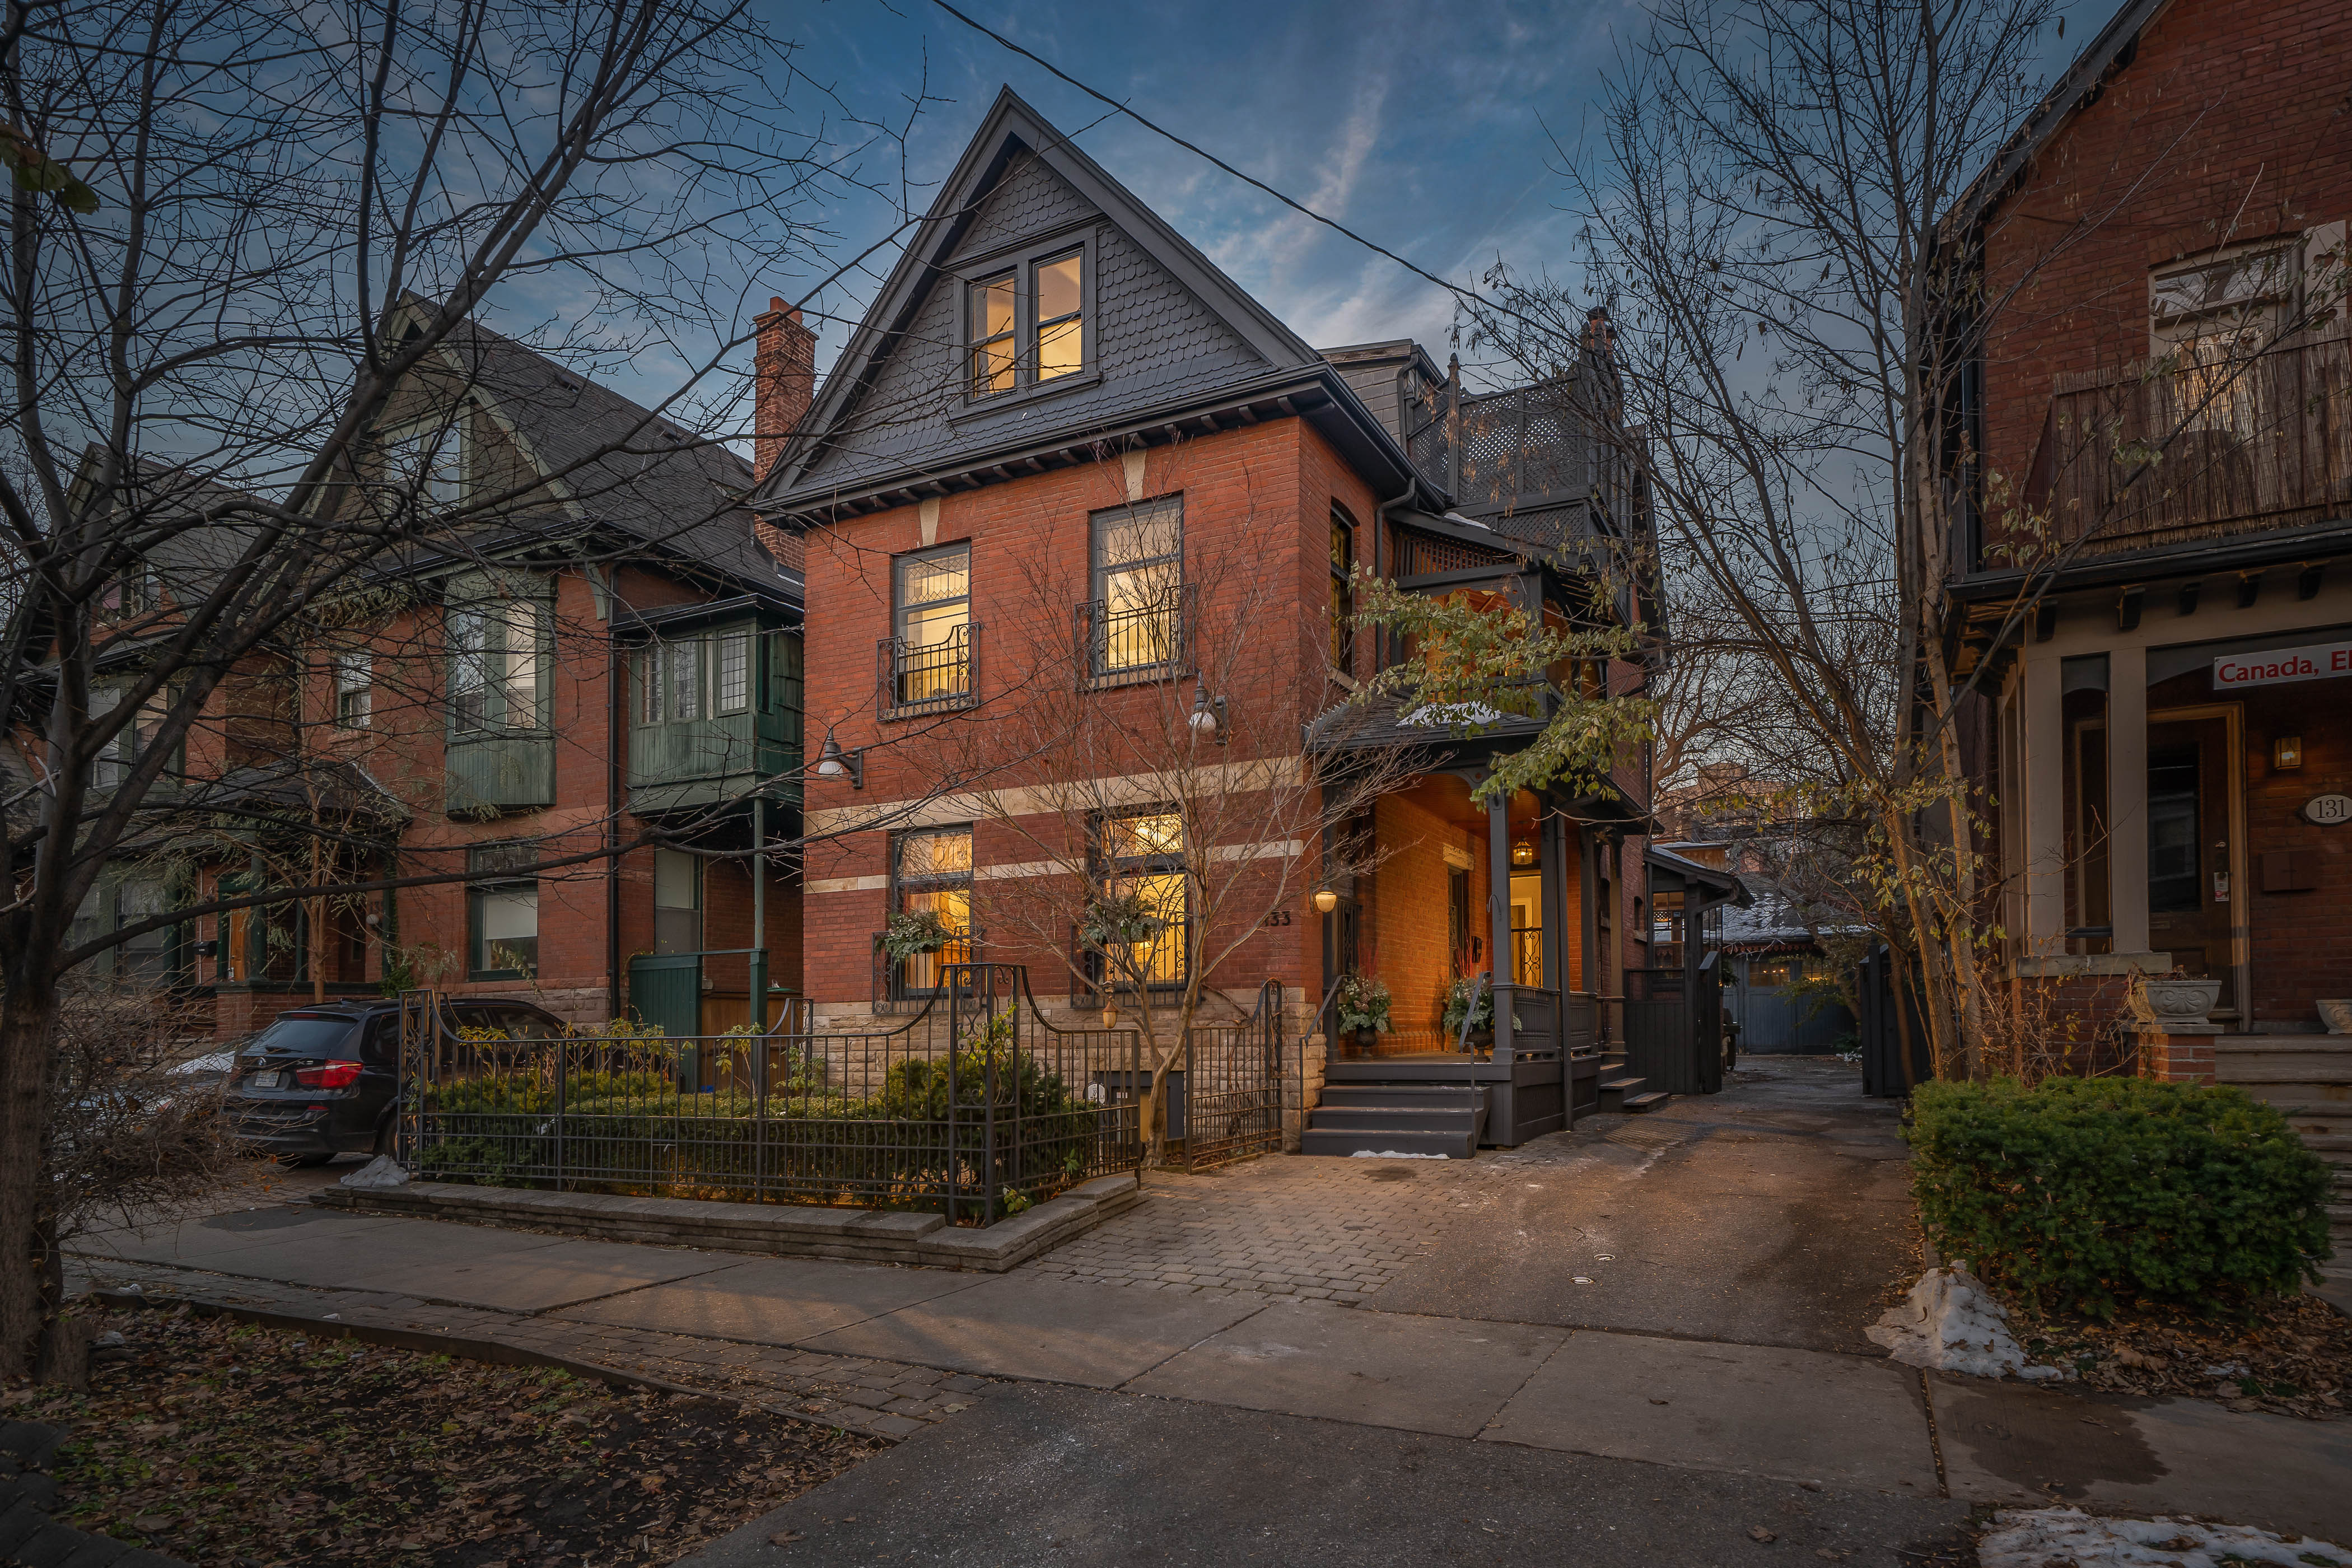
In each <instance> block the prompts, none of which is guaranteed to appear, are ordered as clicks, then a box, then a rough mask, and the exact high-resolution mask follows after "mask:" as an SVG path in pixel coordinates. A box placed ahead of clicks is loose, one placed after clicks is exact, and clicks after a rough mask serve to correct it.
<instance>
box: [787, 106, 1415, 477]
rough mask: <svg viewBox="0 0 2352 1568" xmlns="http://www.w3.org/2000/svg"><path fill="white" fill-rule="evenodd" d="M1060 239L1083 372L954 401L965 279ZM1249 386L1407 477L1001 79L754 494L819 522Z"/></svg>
mask: <svg viewBox="0 0 2352 1568" xmlns="http://www.w3.org/2000/svg"><path fill="white" fill-rule="evenodd" d="M1065 235H1066V236H1068V237H1072V238H1077V237H1081V236H1091V237H1092V238H1093V242H1094V247H1095V250H1094V255H1095V262H1094V266H1095V274H1096V275H1095V278H1094V279H1093V280H1092V300H1093V304H1092V310H1093V311H1094V319H1093V321H1092V322H1091V323H1090V330H1091V331H1092V332H1093V333H1094V334H1095V336H1094V342H1093V348H1092V353H1091V359H1092V361H1093V363H1092V365H1091V366H1090V374H1084V375H1076V376H1073V377H1071V378H1069V382H1068V383H1067V384H1061V383H1055V384H1051V385H1049V386H1046V387H1040V388H1036V389H1034V390H1030V391H1027V392H1024V393H1021V394H1013V395H1006V396H1004V397H1003V398H995V399H990V400H989V401H987V402H985V403H980V404H971V403H969V402H968V401H967V400H966V399H965V397H964V387H963V379H962V378H963V374H964V362H963V347H962V342H961V338H962V333H961V300H960V298H959V286H960V283H961V279H962V278H963V276H964V275H965V274H967V273H970V272H972V271H975V270H977V269H978V268H977V266H976V264H987V263H990V262H991V261H992V258H1001V257H1003V256H1004V255H1006V254H1008V253H1010V252H1013V251H1015V250H1016V249H1017V247H1021V246H1023V245H1025V244H1029V243H1033V242H1034V241H1037V240H1045V239H1051V238H1054V237H1060V236H1065ZM1254 402H1256V403H1259V404H1262V405H1263V413H1264V415H1265V416H1280V415H1286V414H1305V415H1307V416H1309V417H1310V418H1314V419H1315V420H1316V421H1317V423H1318V426H1322V427H1323V428H1324V430H1325V433H1326V435H1327V436H1328V437H1330V438H1331V439H1333V441H1334V443H1335V444H1336V445H1338V446H1339V447H1340V448H1341V449H1342V451H1343V453H1345V454H1346V455H1347V456H1349V458H1350V459H1351V460H1354V461H1357V462H1358V463H1359V465H1360V467H1362V468H1365V470H1366V471H1367V472H1368V473H1369V474H1371V475H1373V476H1376V477H1379V478H1382V479H1386V480H1387V481H1388V489H1389V490H1394V489H1401V488H1402V486H1403V485H1404V484H1405V483H1406V482H1408V480H1409V479H1410V478H1411V474H1412V470H1411V468H1410V467H1409V465H1408V464H1407V462H1406V459H1405V457H1404V453H1403V451H1402V448H1401V447H1399V446H1398V445H1397V443H1396V441H1395V439H1394V437H1392V436H1391V435H1390V434H1389V432H1388V431H1387V430H1386V429H1385V427H1383V426H1381V424H1380V422H1379V421H1378V420H1376V419H1375V418H1374V417H1373V416H1371V415H1370V413H1369V412H1367V411H1366V410H1365V408H1364V406H1363V405H1362V403H1361V402H1360V400H1359V399H1358V398H1357V396H1356V395H1355V394H1354V392H1353V391H1352V390H1350V389H1349V387H1348V385H1347V384H1346V383H1345V381H1344V379H1343V378H1342V377H1340V375H1339V374H1338V373H1337V372H1336V371H1335V370H1333V368H1332V367H1331V366H1330V365H1328V363H1326V362H1325V361H1324V359H1323V357H1322V356H1321V355H1320V354H1318V353H1317V352H1316V351H1315V350H1313V349H1312V348H1310V347H1308V346H1307V343H1306V342H1304V341H1302V340H1301V339H1300V338H1299V337H1298V336H1297V334H1296V333H1294V332H1292V331H1290V329H1289V328H1287V327H1286V326H1284V325H1283V324H1282V322H1281V321H1278V320H1276V318H1275V317H1274V315H1273V314H1272V313H1271V312H1269V311H1268V310H1266V309H1265V307H1264V306H1263V305H1261V304H1259V303H1258V302H1257V301H1256V300H1254V299H1252V298H1251V297H1250V296H1249V295H1248V294H1247V293H1245V292H1244V291H1243V290H1242V289H1240V288H1239V287H1238V286H1236V285H1235V284H1234V282H1233V280H1232V279H1229V278H1227V277H1226V276H1225V275H1224V274H1223V272H1221V271H1220V270H1218V268H1216V266H1215V265H1214V264H1213V263H1212V262H1211V261H1210V260H1209V259H1208V258H1206V257H1204V256H1202V254H1201V253H1200V252H1199V251H1198V250H1196V249H1195V248H1193V247H1192V245H1190V244H1189V243H1187V242H1186V241H1185V239H1184V238H1183V237H1181V235H1179V234H1177V233H1176V231H1175V230H1174V229H1172V228H1171V227H1169V226H1168V225H1167V224H1166V223H1165V222H1164V221H1163V220H1161V218H1160V216H1159V215H1158V214H1156V213H1154V212H1152V211H1151V209H1150V208H1149V207H1147V206H1145V205H1143V204H1142V203H1141V202H1139V201H1138V200H1137V199H1136V198H1135V196H1134V195H1131V194H1130V193H1129V191H1128V190H1127V189H1126V187H1124V186H1123V185H1121V184H1119V183H1118V181H1116V180H1114V179H1112V178H1111V177H1110V175H1108V174H1105V173H1104V172H1103V171H1102V169H1101V168H1100V167H1098V166H1097V164H1096V163H1095V162H1094V161H1093V160H1092V159H1090V158H1088V157H1087V155H1086V154H1085V153H1082V152H1080V151H1079V150H1078V149H1077V147H1076V145H1074V144H1073V143H1072V142H1070V141H1069V140H1068V139H1067V138H1066V137H1064V136H1063V135H1062V134H1061V133H1060V132H1058V131H1056V130H1055V128H1054V127H1053V126H1051V125H1049V124H1047V123H1046V122H1045V120H1044V119H1043V118H1041V117H1040V116H1039V115H1038V114H1037V113H1036V112H1035V111H1034V110H1032V109H1031V108H1030V107H1029V106H1028V105H1027V104H1025V103H1024V102H1023V101H1022V100H1020V98H1019V97H1018V96H1016V95H1015V94H1014V93H1013V90H1012V89H1010V88H1007V89H1004V90H1003V91H1002V92H1001V93H999V94H998V96H997V100H996V102H995V105H994V106H993V107H992V109H991V110H989V113H988V116H987V118H986V119H985V120H984V121H982V125H981V128H980V131H979V132H978V133H977V134H976V135H974V137H973V138H972V140H971V144H970V145H969V146H968V147H966V148H965V150H964V154H963V157H962V159H961V161H960V162H959V163H957V165H956V168H955V172H954V173H953V174H951V175H950V178H949V179H948V180H947V182H946V184H944V185H943V186H942V187H941V189H940V196H939V199H938V200H937V201H936V202H935V203H934V204H933V205H932V207H931V211H930V213H929V216H926V217H925V218H924V220H923V223H922V225H921V226H919V228H918V229H917V231H916V234H915V237H914V239H913V241H912V242H911V243H910V244H909V245H908V247H907V250H906V252H905V254H904V255H903V256H901V257H900V258H899V261H898V266H897V268H895V269H894V270H893V271H892V272H891V274H890V278H889V279H888V281H887V283H886V285H885V286H884V288H883V289H882V290H881V292H880V293H879V294H878V295H877V297H876V299H875V301H874V304H873V306H872V307H871V308H870V309H869V310H867V312H866V317H865V319H864V321H861V322H860V324H859V326H858V328H857V331H856V333H855V334H854V335H853V336H852V338H851V340H850V342H849V346H848V348H847V349H846V350H845V352H844V353H843V354H842V356H841V359H840V361H839V362H838V363H836V364H835V367H834V369H833V372H832V374H829V375H828V376H827V377H826V379H825V384H824V389H823V391H822V392H821V393H820V394H819V395H818V396H817V399H816V401H815V403H814V405H813V406H812V407H811V409H810V411H809V416H808V418H807V421H806V423H805V425H804V426H803V433H802V434H801V436H800V437H798V438H797V439H795V440H794V442H793V444H792V446H791V447H788V448H787V449H786V451H785V453H784V455H783V458H782V460H781V461H780V462H778V464H777V465H776V468H775V470H774V472H773V473H772V475H771V476H770V477H769V479H768V480H767V482H766V483H764V484H763V485H761V487H760V489H758V490H756V491H755V492H754V493H753V495H752V497H751V504H752V505H753V506H754V507H755V508H757V509H758V510H760V511H761V512H762V513H764V514H767V515H770V516H777V517H782V518H798V519H801V520H803V521H813V520H817V519H821V518H823V517H825V516H829V515H833V514H834V513H835V510H836V508H837V507H839V506H840V505H841V504H842V503H845V502H846V503H855V502H856V501H857V500H863V499H864V498H867V497H875V496H878V495H882V494H884V493H886V492H888V491H891V490H893V489H902V488H903V487H916V488H918V489H921V490H922V493H932V491H933V488H935V487H937V486H940V485H941V484H944V483H948V482H950V481H952V482H960V483H963V484H967V485H968V484H972V483H984V482H987V481H988V479H990V478H991V477H993V478H1005V477H1009V475H1010V470H1009V469H1006V470H1003V471H998V472H995V473H994V474H993V475H992V474H991V473H990V472H989V469H990V468H991V466H992V465H994V466H997V467H998V468H1000V469H1002V467H1003V465H1006V464H1023V463H1025V464H1028V465H1030V466H1031V467H1033V468H1034V466H1036V465H1037V464H1038V463H1039V462H1041V461H1042V462H1047V463H1050V462H1052V461H1054V460H1055V455H1056V453H1057V451H1066V450H1067V449H1069V448H1071V447H1073V446H1083V445H1085V444H1087V443H1090V442H1094V441H1099V440H1105V439H1112V438H1118V437H1126V436H1129V435H1133V436H1136V437H1140V438H1141V439H1144V440H1146V441H1152V440H1159V439H1164V438H1166V437H1168V436H1169V435H1171V434H1172V433H1174V431H1176V430H1177V429H1178V428H1180V427H1181V428H1182V429H1184V430H1185V431H1187V432H1188V433H1199V432H1202V431H1203V430H1205V429H1206V428H1207V427H1208V426H1207V425H1205V424H1204V423H1203V421H1204V420H1215V419H1217V418H1219V417H1220V416H1221V415H1222V414H1223V411H1228V410H1230V411H1233V412H1232V413H1231V417H1232V418H1233V419H1234V420H1238V421H1246V420H1250V419H1255V418H1256V417H1259V416H1260V413H1259V411H1258V409H1257V408H1256V407H1254V406H1253V403H1254ZM1181 421H1189V422H1190V423H1186V424H1181V426H1180V424H1179V422H1181ZM902 493H905V492H904V491H903V489H902ZM1384 493H1385V492H1384Z"/></svg>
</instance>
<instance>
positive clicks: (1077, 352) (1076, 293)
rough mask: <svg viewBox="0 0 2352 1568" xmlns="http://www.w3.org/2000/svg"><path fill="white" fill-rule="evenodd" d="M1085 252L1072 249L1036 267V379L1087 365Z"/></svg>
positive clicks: (1074, 370) (1048, 377)
mask: <svg viewBox="0 0 2352 1568" xmlns="http://www.w3.org/2000/svg"><path fill="white" fill-rule="evenodd" d="M1084 264H1085V253H1084V252H1082V251H1076V250H1074V251H1072V252H1070V254H1069V255H1067V256H1057V257H1055V258H1054V259H1053V260H1051V261H1041V262H1039V263H1038V264H1037V269H1036V274H1035V276H1036V300H1037V379H1038V380H1039V381H1052V380H1053V379H1054V378H1055V377H1056V376H1063V375H1070V374H1075V373H1076V372H1077V371H1080V370H1083V369H1085V368H1086V363H1087V353H1086V318H1085V315H1084V313H1083V310H1082V305H1081V290H1080V289H1079V284H1080V282H1081V281H1082V279H1081V278H1080V268H1082V267H1083V266H1084Z"/></svg>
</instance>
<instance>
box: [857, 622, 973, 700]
mask: <svg viewBox="0 0 2352 1568" xmlns="http://www.w3.org/2000/svg"><path fill="white" fill-rule="evenodd" d="M979 649H980V625H979V623H978V622H976V621H974V622H967V623H966V624H965V625H963V626H958V627H956V628H955V629H954V630H952V631H950V633H949V634H948V635H947V636H946V637H943V638H942V639H940V641H938V642H935V643H926V644H922V645H920V646H910V645H909V644H908V641H907V639H906V638H904V637H884V638H882V639H881V641H880V642H879V643H878V644H877V646H876V649H875V664H876V671H875V674H876V681H877V685H878V686H879V687H880V693H879V695H880V698H881V701H880V708H881V710H882V716H883V717H884V718H886V719H898V718H905V717H907V716H908V715H910V714H916V713H932V712H938V711H940V710H946V709H953V708H967V707H970V706H971V704H972V703H973V702H974V701H975V700H977V694H978V691H979V684H978V675H979V663H980V660H979V657H978V656H979Z"/></svg>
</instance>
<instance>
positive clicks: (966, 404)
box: [948, 365, 1102, 425]
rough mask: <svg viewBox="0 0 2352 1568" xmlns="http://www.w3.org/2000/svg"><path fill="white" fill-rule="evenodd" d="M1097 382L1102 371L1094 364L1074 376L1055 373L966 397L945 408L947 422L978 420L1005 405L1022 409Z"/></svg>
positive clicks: (1100, 379) (956, 423) (957, 422)
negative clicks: (988, 394)
mask: <svg viewBox="0 0 2352 1568" xmlns="http://www.w3.org/2000/svg"><path fill="white" fill-rule="evenodd" d="M1101 384H1102V371H1101V370H1100V369H1099V368H1098V367H1096V366H1091V365H1090V366H1088V367H1087V369H1085V370H1082V371H1080V372H1078V373H1077V374H1076V375H1057V376H1055V378H1054V379H1053V380H1051V381H1039V382H1033V383H1031V384H1029V385H1027V386H1023V387H1016V388H1015V389H1013V391H1011V392H1000V393H997V394H996V395H994V396H992V397H981V398H972V397H967V398H965V399H964V400H963V405H962V406H961V407H959V408H951V409H950V410H948V423H949V424H950V425H961V424H962V423H963V422H964V421H965V420H967V419H978V418H980V417H982V416H983V415H989V414H1002V413H1003V412H1004V411H1005V410H1006V409H1008V408H1025V407H1027V406H1028V405H1031V404H1033V403H1041V402H1044V401H1045V399H1047V398H1050V397H1058V396H1060V395H1062V394H1063V393H1066V392H1076V391H1078V390H1080V389H1081V388H1084V387H1089V386H1100V385H1101Z"/></svg>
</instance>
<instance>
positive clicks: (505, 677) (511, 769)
mask: <svg viewBox="0 0 2352 1568" xmlns="http://www.w3.org/2000/svg"><path fill="white" fill-rule="evenodd" d="M554 620H555V616H554V604H553V584H551V582H549V581H548V580H546V579H544V578H534V577H530V576H525V575H522V574H499V575H498V576H496V577H491V576H489V575H488V574H481V575H477V576H474V577H471V578H467V579H461V580H459V581H458V582H457V583H455V584H451V587H450V590H449V594H448V598H447V601H446V610H445V619H444V623H443V625H444V634H445V636H446V640H447V645H448V650H449V664H448V678H447V679H448V703H447V706H448V726H449V728H448V745H449V762H448V773H449V776H448V802H449V810H450V812H451V813H452V814H453V815H467V814H480V813H484V812H489V813H495V812H497V811H499V810H501V809H509V808H515V807H528V806H539V805H553V804H554V803H555V734H554V729H553V726H552V723H551V719H552V713H551V703H552V700H553V696H554V689H553V677H554V662H555V659H554V640H555V637H554V630H555V628H554Z"/></svg>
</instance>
